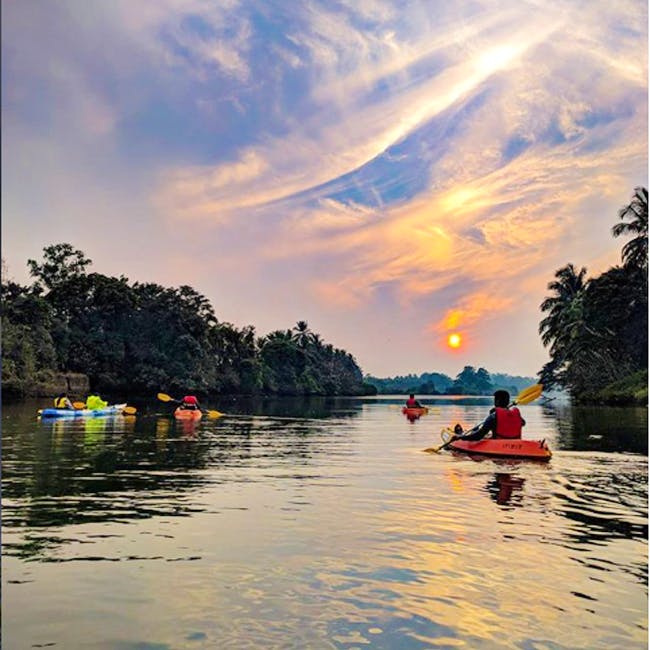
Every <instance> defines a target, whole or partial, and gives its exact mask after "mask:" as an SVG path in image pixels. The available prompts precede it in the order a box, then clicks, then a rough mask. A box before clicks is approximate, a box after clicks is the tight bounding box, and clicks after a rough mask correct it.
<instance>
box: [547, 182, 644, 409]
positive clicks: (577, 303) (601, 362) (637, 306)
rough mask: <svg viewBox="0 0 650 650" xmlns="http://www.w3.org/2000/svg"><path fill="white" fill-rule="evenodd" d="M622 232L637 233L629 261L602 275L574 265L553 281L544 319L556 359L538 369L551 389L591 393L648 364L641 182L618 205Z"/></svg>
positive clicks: (627, 248)
mask: <svg viewBox="0 0 650 650" xmlns="http://www.w3.org/2000/svg"><path fill="white" fill-rule="evenodd" d="M619 217H620V219H621V220H622V221H623V223H618V224H616V225H615V226H614V227H613V228H612V234H613V235H614V236H615V237H618V236H622V235H630V234H632V235H634V237H633V239H631V240H630V241H628V242H627V243H626V244H625V245H624V246H623V249H622V252H621V258H622V262H623V265H622V266H615V267H613V268H611V269H609V270H608V271H606V272H604V273H602V274H601V275H600V276H598V277H596V278H591V279H587V278H586V274H587V270H586V269H585V268H584V267H583V268H581V269H580V270H579V271H578V270H576V268H575V267H574V266H573V264H567V265H566V266H564V267H562V268H561V269H559V270H558V271H556V273H555V278H556V279H555V280H554V281H553V282H551V283H550V284H549V285H548V289H549V290H550V291H551V292H552V293H551V295H550V296H548V297H547V298H546V299H545V300H544V301H543V302H542V304H541V306H540V308H541V311H542V312H543V313H544V314H546V315H545V317H544V318H543V319H542V321H541V322H540V325H539V331H540V334H541V336H542V343H543V344H544V345H545V346H546V347H548V348H549V353H550V361H549V362H548V363H547V364H546V365H545V366H544V367H543V368H542V370H541V371H540V373H539V378H540V381H541V382H542V383H543V384H544V385H545V386H547V387H549V388H550V387H551V386H554V385H558V386H563V387H565V388H567V389H568V390H569V392H570V393H571V394H572V395H573V396H574V397H576V398H578V399H581V398H588V396H589V395H593V394H594V393H595V392H597V391H599V390H601V389H604V388H605V387H606V386H607V385H609V384H611V383H613V382H618V381H620V380H622V379H623V378H625V377H626V376H629V375H631V374H634V373H636V372H638V371H643V370H646V371H647V368H648V275H647V273H648V192H647V190H646V189H645V188H640V187H638V188H636V189H635V193H634V197H633V199H632V201H631V202H630V204H629V205H627V206H625V207H624V208H622V209H621V210H620V211H619Z"/></svg>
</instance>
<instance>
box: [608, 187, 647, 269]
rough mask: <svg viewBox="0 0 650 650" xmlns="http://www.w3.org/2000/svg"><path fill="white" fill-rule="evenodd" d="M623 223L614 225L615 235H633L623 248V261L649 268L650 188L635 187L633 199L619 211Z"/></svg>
mask: <svg viewBox="0 0 650 650" xmlns="http://www.w3.org/2000/svg"><path fill="white" fill-rule="evenodd" d="M618 217H619V219H620V220H621V222H622V223H617V224H616V225H614V226H613V227H612V234H613V235H614V237H620V236H623V235H633V239H630V241H629V242H627V244H625V246H623V250H622V251H621V257H622V259H623V263H624V264H625V265H626V266H627V265H632V266H636V267H638V268H641V269H646V270H647V268H648V190H647V189H646V188H645V187H637V188H635V189H634V197H633V198H632V201H630V203H629V204H628V205H626V206H625V207H623V208H621V209H620V210H619V212H618Z"/></svg>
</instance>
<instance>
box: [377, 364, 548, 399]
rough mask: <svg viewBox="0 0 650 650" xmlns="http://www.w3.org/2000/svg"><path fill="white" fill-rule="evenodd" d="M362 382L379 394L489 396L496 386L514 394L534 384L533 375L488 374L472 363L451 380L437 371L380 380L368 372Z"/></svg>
mask: <svg viewBox="0 0 650 650" xmlns="http://www.w3.org/2000/svg"><path fill="white" fill-rule="evenodd" d="M365 381H366V383H367V384H368V385H369V386H371V387H372V388H374V389H375V390H376V391H377V392H378V393H379V394H381V395H394V394H402V395H409V394H411V393H413V394H418V395H459V394H463V395H490V394H492V393H493V392H494V391H495V390H496V389H497V388H502V389H505V390H508V391H509V392H510V393H511V394H512V395H515V394H517V393H518V392H519V391H520V390H521V389H522V388H526V387H527V386H530V385H531V384H534V383H535V379H534V378H533V377H513V376H512V375H506V374H503V373H497V374H493V375H490V373H489V372H488V371H487V370H486V369H485V368H479V369H478V370H475V369H474V368H473V367H472V366H465V368H464V369H463V370H462V371H461V372H460V373H459V374H458V375H457V376H456V379H455V380H452V379H451V377H449V376H447V375H444V374H441V373H438V372H427V373H423V374H421V375H419V376H416V375H405V376H399V377H388V378H384V379H380V378H378V377H372V376H370V375H368V376H367V377H366V378H365Z"/></svg>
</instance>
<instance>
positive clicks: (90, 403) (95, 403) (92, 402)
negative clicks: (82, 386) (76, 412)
mask: <svg viewBox="0 0 650 650" xmlns="http://www.w3.org/2000/svg"><path fill="white" fill-rule="evenodd" d="M107 406H108V402H106V401H105V400H103V399H102V398H101V397H100V396H99V395H88V397H86V408H87V409H88V410H89V411H98V410H100V409H105V408H106V407H107Z"/></svg>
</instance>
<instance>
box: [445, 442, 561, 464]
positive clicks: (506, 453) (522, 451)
mask: <svg viewBox="0 0 650 650" xmlns="http://www.w3.org/2000/svg"><path fill="white" fill-rule="evenodd" d="M449 449H452V450H453V451H459V452H462V453H465V454H475V455H477V456H488V457H490V458H514V459H517V458H521V459H526V460H550V459H551V456H552V455H553V454H552V453H551V450H550V449H549V448H548V446H547V444H546V441H545V440H504V439H496V440H495V439H493V438H487V439H483V440H476V441H471V440H454V442H452V443H450V444H449Z"/></svg>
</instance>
